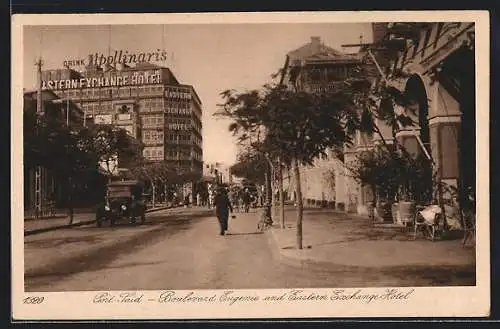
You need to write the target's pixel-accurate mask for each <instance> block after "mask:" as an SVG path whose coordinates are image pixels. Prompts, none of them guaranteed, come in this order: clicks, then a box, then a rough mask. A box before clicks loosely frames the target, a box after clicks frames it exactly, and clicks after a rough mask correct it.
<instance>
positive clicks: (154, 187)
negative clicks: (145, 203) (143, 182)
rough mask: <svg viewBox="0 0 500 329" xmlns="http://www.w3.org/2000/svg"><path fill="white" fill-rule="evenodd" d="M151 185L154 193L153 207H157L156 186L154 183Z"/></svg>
mask: <svg viewBox="0 0 500 329" xmlns="http://www.w3.org/2000/svg"><path fill="white" fill-rule="evenodd" d="M151 187H152V189H153V195H152V200H151V202H152V204H153V208H154V207H155V202H156V186H155V184H154V183H151Z"/></svg>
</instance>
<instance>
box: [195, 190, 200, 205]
mask: <svg viewBox="0 0 500 329" xmlns="http://www.w3.org/2000/svg"><path fill="white" fill-rule="evenodd" d="M196 205H197V206H198V207H201V194H200V192H198V193H197V194H196Z"/></svg>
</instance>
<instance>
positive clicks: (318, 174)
mask: <svg viewBox="0 0 500 329" xmlns="http://www.w3.org/2000/svg"><path fill="white" fill-rule="evenodd" d="M361 64H362V62H361V59H360V58H359V56H357V55H353V54H346V53H343V52H341V51H339V50H336V49H333V48H331V47H328V46H326V45H324V44H323V43H322V42H321V39H320V38H319V37H311V41H310V42H309V43H307V44H305V45H303V46H302V47H300V48H298V49H296V50H294V51H291V52H289V53H288V54H287V55H286V60H285V65H284V67H283V74H282V77H281V82H282V83H284V84H286V85H288V86H289V87H290V88H295V89H296V90H304V91H309V92H318V93H324V92H330V91H335V90H337V89H339V88H342V87H343V86H344V80H345V79H346V78H347V77H352V76H355V75H356V74H357V73H356V68H357V67H358V66H359V65H361ZM329 152H330V153H331V155H333V152H334V150H330V151H329ZM300 171H301V179H302V182H301V187H302V195H303V198H304V200H305V201H306V202H311V201H329V202H335V203H337V207H338V208H345V207H346V206H348V205H349V204H350V201H349V199H348V195H347V194H346V193H345V192H346V191H345V189H344V188H343V187H344V186H345V184H347V182H346V179H345V175H344V165H343V163H342V161H340V160H338V159H336V158H335V157H333V156H331V157H330V158H329V159H327V160H322V159H316V160H315V162H314V165H313V166H303V167H301V169H300ZM284 188H285V190H286V192H287V195H289V196H291V197H292V198H293V196H294V191H295V189H296V182H295V181H294V178H293V176H292V175H290V173H286V174H285V177H284Z"/></svg>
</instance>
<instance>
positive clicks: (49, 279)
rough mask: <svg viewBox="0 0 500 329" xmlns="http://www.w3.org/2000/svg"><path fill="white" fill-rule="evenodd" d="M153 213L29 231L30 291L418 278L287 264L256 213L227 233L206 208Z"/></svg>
mask: <svg viewBox="0 0 500 329" xmlns="http://www.w3.org/2000/svg"><path fill="white" fill-rule="evenodd" d="M147 218H148V220H147V221H148V222H147V223H146V224H145V225H143V226H129V225H123V226H120V227H114V228H100V229H99V228H96V227H93V226H85V227H78V228H72V229H64V230H57V231H52V232H47V233H42V234H38V235H33V236H28V237H26V238H25V272H26V273H25V290H26V291H84V290H163V289H259V288H260V289H265V288H291V287H302V288H307V287H340V286H343V287H348V286H351V287H352V286H374V285H378V286H384V285H387V286H391V285H392V286H395V285H399V284H401V283H402V281H403V283H404V280H407V279H408V280H411V283H412V284H413V285H414V284H415V282H416V281H415V280H417V281H418V280H419V278H418V277H409V276H407V275H404V276H403V277H402V276H401V273H399V274H398V273H367V272H366V270H354V271H352V270H351V269H347V268H342V267H334V268H331V269H324V268H315V267H314V266H303V267H300V266H289V265H285V264H281V263H280V262H277V261H276V259H275V258H274V257H273V253H272V249H271V246H270V245H269V243H268V236H267V234H262V233H258V232H256V223H257V216H256V214H255V213H251V214H239V215H237V218H236V219H231V222H230V224H229V233H230V234H229V235H227V236H219V235H218V224H217V221H216V219H215V218H214V217H213V216H212V212H211V211H207V210H200V209H171V210H164V211H159V212H156V213H152V214H148V217H147ZM327 270H330V272H328V271H327ZM421 282H423V283H425V282H426V279H425V278H422V280H421Z"/></svg>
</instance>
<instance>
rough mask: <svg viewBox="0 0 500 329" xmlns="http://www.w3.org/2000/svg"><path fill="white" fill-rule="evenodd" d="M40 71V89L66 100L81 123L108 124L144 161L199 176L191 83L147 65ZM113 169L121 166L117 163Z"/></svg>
mask: <svg viewBox="0 0 500 329" xmlns="http://www.w3.org/2000/svg"><path fill="white" fill-rule="evenodd" d="M89 62H90V64H89V65H88V66H86V67H85V70H82V71H80V72H78V71H76V70H73V69H70V68H63V69H56V70H45V71H42V73H41V75H42V76H41V80H42V81H41V83H42V89H43V90H51V91H53V92H54V93H55V94H56V95H57V96H58V97H60V98H61V99H69V100H71V102H73V103H74V104H76V105H77V106H79V107H80V108H81V109H82V110H83V112H84V114H85V115H84V124H85V125H87V124H91V123H94V124H113V125H116V126H119V127H121V128H123V129H125V130H127V131H128V133H129V134H130V135H131V136H133V137H135V138H137V139H138V140H140V141H141V142H142V144H143V146H144V149H143V156H144V158H145V159H146V160H148V161H164V162H166V163H167V164H170V165H172V166H173V167H175V168H177V169H179V170H181V171H184V172H191V173H195V174H198V176H199V178H201V177H202V171H203V164H202V163H203V162H202V161H203V146H202V143H203V141H202V121H201V118H202V103H201V100H200V98H199V97H198V95H197V93H196V91H195V89H194V88H193V86H191V85H186V84H181V83H180V82H179V81H178V80H177V78H176V77H175V76H174V74H173V73H172V71H171V70H170V69H168V68H165V67H160V66H157V65H155V64H150V63H139V64H136V65H135V66H134V67H130V66H127V65H125V64H117V65H113V66H110V65H103V66H97V65H95V63H94V62H95V61H89ZM118 166H120V164H119V163H118Z"/></svg>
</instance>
